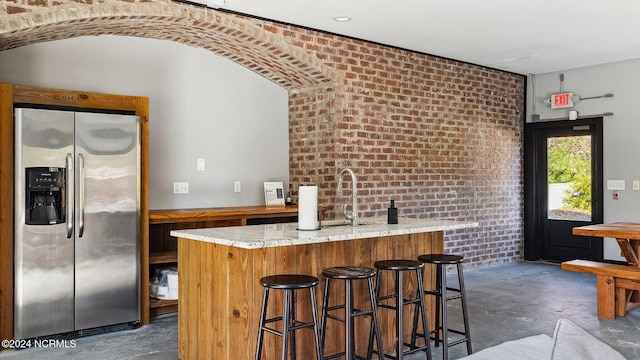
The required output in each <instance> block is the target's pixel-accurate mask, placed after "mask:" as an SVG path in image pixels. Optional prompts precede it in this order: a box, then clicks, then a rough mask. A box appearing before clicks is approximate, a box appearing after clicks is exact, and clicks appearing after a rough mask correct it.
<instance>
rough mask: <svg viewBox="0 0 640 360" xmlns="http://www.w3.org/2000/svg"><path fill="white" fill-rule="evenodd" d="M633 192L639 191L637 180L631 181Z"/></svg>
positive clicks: (639, 185)
mask: <svg viewBox="0 0 640 360" xmlns="http://www.w3.org/2000/svg"><path fill="white" fill-rule="evenodd" d="M633 190H636V191H638V190H640V181H638V180H633Z"/></svg>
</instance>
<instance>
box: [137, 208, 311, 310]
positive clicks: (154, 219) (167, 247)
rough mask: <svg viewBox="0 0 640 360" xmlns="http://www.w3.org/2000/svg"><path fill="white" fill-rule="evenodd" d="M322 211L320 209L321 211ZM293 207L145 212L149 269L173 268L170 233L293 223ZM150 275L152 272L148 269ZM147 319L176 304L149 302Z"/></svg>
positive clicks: (174, 259) (174, 250) (174, 255)
mask: <svg viewBox="0 0 640 360" xmlns="http://www.w3.org/2000/svg"><path fill="white" fill-rule="evenodd" d="M323 210H324V209H323ZM297 220H298V207H297V206H295V205H294V206H237V207H219V208H196V209H166V210H149V252H148V254H147V256H148V260H149V266H150V267H158V266H162V265H164V264H167V265H173V264H175V265H177V264H178V262H179V259H178V243H177V239H176V238H175V237H172V236H171V235H170V232H171V231H172V230H186V229H198V228H219V227H228V226H244V225H257V224H271V223H286V222H296V221H297ZM149 270H150V271H149V273H151V271H152V269H149ZM142 289H143V290H142V296H146V297H149V279H146V278H143V279H142ZM144 311H148V312H149V316H152V317H153V316H157V315H161V314H166V313H171V312H177V311H178V301H177V300H158V299H152V298H150V299H149V308H148V309H145V310H144Z"/></svg>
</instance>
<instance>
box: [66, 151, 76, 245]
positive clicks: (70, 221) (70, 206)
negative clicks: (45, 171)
mask: <svg viewBox="0 0 640 360" xmlns="http://www.w3.org/2000/svg"><path fill="white" fill-rule="evenodd" d="M65 167H66V168H67V174H66V175H67V194H66V204H65V206H66V207H67V215H66V216H67V239H70V238H71V237H72V236H73V197H74V195H73V185H74V183H73V182H74V180H73V175H72V174H73V156H72V155H71V154H70V153H67V157H66V158H65Z"/></svg>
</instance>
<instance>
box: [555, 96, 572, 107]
mask: <svg viewBox="0 0 640 360" xmlns="http://www.w3.org/2000/svg"><path fill="white" fill-rule="evenodd" d="M570 107H573V93H562V94H553V95H551V108H552V109H562V108H570Z"/></svg>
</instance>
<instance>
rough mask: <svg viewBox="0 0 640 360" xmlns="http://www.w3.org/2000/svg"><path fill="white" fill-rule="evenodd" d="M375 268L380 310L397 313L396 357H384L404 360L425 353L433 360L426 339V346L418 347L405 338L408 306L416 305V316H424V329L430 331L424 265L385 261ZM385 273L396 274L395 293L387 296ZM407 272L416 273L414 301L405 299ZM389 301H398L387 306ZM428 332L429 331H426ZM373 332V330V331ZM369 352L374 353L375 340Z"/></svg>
mask: <svg viewBox="0 0 640 360" xmlns="http://www.w3.org/2000/svg"><path fill="white" fill-rule="evenodd" d="M373 265H374V267H375V268H376V269H377V277H378V280H377V282H376V299H377V301H378V308H386V309H391V310H394V311H395V316H396V334H395V335H396V355H395V356H393V355H390V354H386V353H383V355H384V357H390V358H392V359H398V360H402V358H403V356H404V355H408V354H413V353H416V352H419V351H424V352H425V353H426V354H427V359H428V360H431V347H430V345H429V341H427V340H426V339H425V344H424V345H422V346H417V345H416V344H415V341H414V340H415V339H413V338H412V341H411V343H406V342H405V341H404V338H403V336H402V335H403V328H404V321H403V319H404V307H405V306H406V305H412V304H415V305H416V311H415V314H416V316H417V313H418V311H420V314H421V316H422V326H423V328H424V329H429V327H428V322H427V307H426V304H425V301H424V286H423V283H422V275H423V271H424V263H422V262H420V261H415V260H383V261H376V262H375V263H374V264H373ZM383 271H393V272H394V274H395V285H394V292H393V293H391V294H387V295H381V294H380V292H381V284H382V274H383ZM405 271H414V272H415V274H416V279H417V285H418V288H417V291H416V292H417V295H416V296H417V297H416V298H414V299H405V298H404V294H403V288H404V287H403V281H404V279H403V274H404V272H405ZM388 299H396V301H395V303H394V304H393V305H389V304H386V303H385V302H384V301H385V300H388ZM426 331H428V330H426ZM371 332H373V329H372V330H371ZM405 346H407V347H409V349H408V350H406V351H405V350H404V347H405ZM369 351H370V352H371V351H373V339H371V338H370V339H369Z"/></svg>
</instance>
